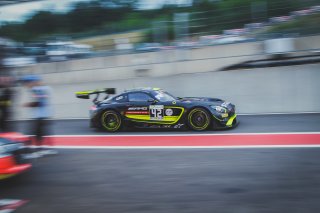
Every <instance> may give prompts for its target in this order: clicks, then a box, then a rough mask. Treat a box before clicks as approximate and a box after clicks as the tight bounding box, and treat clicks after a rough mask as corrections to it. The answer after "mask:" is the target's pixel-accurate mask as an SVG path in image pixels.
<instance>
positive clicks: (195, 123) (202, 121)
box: [188, 108, 212, 131]
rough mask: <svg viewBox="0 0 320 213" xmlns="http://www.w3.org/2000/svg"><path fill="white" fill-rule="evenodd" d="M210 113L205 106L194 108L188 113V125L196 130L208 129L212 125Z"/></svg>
mask: <svg viewBox="0 0 320 213" xmlns="http://www.w3.org/2000/svg"><path fill="white" fill-rule="evenodd" d="M211 122H212V119H211V116H210V113H209V112H208V111H207V110H206V109H203V108H194V109H192V110H191V111H190V112H189V114H188V126H189V128H191V129H192V130H194V131H204V130H207V129H208V128H209V127H210V125H211Z"/></svg>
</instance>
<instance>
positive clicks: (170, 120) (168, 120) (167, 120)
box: [125, 106, 184, 124]
mask: <svg viewBox="0 0 320 213" xmlns="http://www.w3.org/2000/svg"><path fill="white" fill-rule="evenodd" d="M164 108H165V109H167V108H170V109H172V108H175V109H181V113H180V115H178V116H168V115H165V116H164V117H163V119H161V120H151V119H150V115H130V114H128V115H125V116H126V117H127V118H130V119H133V120H134V121H136V122H146V123H154V124H174V123H176V122H178V121H179V119H180V118H181V116H182V115H183V112H184V108H183V107H170V106H168V107H164Z"/></svg>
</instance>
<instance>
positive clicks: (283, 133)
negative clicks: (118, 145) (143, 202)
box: [28, 132, 320, 138]
mask: <svg viewBox="0 0 320 213" xmlns="http://www.w3.org/2000/svg"><path fill="white" fill-rule="evenodd" d="M313 134H320V132H266V133H264V132H262V133H210V134H207V133H205V134H201V133H200V134H196V133H186V134H184V133H182V134H144V135H140V134H132V135H50V136H45V137H48V138H54V137H66V138H68V137H97V138H99V137H111V138H112V137H179V136H215V135H216V136H237V135H313ZM28 136H32V135H28Z"/></svg>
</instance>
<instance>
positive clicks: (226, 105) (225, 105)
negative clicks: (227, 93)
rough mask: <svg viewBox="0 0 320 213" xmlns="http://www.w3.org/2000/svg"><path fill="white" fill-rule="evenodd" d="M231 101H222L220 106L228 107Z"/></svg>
mask: <svg viewBox="0 0 320 213" xmlns="http://www.w3.org/2000/svg"><path fill="white" fill-rule="evenodd" d="M230 104H231V103H230V102H223V103H222V104H221V106H222V107H226V108H227V107H228V105H230Z"/></svg>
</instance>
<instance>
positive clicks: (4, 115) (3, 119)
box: [0, 44, 13, 132]
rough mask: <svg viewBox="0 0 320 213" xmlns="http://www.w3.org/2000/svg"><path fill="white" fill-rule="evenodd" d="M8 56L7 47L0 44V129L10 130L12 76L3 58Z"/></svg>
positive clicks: (2, 130) (3, 130)
mask: <svg viewBox="0 0 320 213" xmlns="http://www.w3.org/2000/svg"><path fill="white" fill-rule="evenodd" d="M5 56H6V47H5V46H4V45H1V44H0V131H1V132H7V131H9V125H8V119H9V115H10V107H11V103H12V94H13V92H12V89H11V86H12V82H13V81H12V78H11V77H9V76H8V73H7V72H8V69H7V68H6V67H5V66H4V64H3V60H4V58H5Z"/></svg>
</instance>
